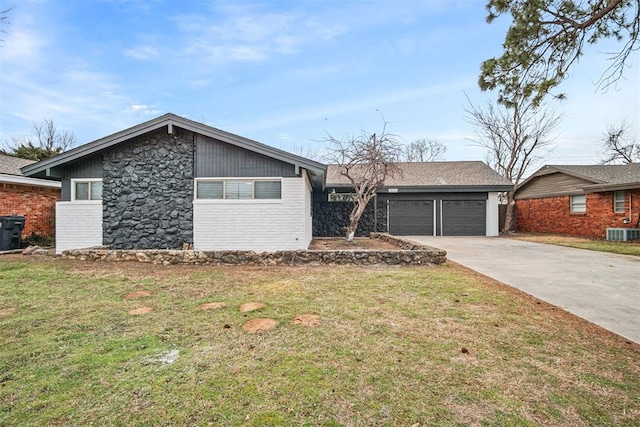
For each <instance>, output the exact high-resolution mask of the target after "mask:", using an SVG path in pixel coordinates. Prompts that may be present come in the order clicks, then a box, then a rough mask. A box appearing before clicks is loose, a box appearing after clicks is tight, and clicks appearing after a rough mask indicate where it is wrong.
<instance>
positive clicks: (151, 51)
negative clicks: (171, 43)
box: [124, 45, 160, 61]
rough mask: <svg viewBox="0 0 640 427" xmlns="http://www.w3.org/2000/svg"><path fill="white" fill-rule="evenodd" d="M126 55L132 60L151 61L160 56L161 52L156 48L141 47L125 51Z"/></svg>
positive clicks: (149, 46)
mask: <svg viewBox="0 0 640 427" xmlns="http://www.w3.org/2000/svg"><path fill="white" fill-rule="evenodd" d="M124 54H125V55H126V56H128V57H130V58H133V59H137V60H139V61H149V60H152V59H155V58H157V57H159V56H160V52H159V51H158V49H157V48H156V47H155V46H151V45H140V46H135V47H133V48H131V49H127V50H125V51H124Z"/></svg>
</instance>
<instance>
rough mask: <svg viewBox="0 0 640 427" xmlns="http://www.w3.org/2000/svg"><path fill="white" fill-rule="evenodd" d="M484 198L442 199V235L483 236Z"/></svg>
mask: <svg viewBox="0 0 640 427" xmlns="http://www.w3.org/2000/svg"><path fill="white" fill-rule="evenodd" d="M486 203H487V201H486V200H443V201H442V234H443V235H444V236H484V235H485V234H486V229H487V219H486V217H487V207H486Z"/></svg>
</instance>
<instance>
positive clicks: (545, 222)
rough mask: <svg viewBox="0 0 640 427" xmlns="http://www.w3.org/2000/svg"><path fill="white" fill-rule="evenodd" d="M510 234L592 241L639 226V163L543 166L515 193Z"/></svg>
mask: <svg viewBox="0 0 640 427" xmlns="http://www.w3.org/2000/svg"><path fill="white" fill-rule="evenodd" d="M515 201H516V230H517V231H522V232H534V233H556V234H568V235H576V236H586V237H595V238H604V237H606V233H607V231H606V230H607V228H638V227H639V226H640V164H628V165H569V166H563V165H548V166H543V167H542V168H540V169H539V170H538V171H537V172H535V173H534V174H533V175H531V176H530V177H529V178H527V179H526V180H525V181H524V182H523V183H522V184H520V185H519V186H518V187H517V188H516V190H515Z"/></svg>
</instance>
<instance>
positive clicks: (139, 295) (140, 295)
mask: <svg viewBox="0 0 640 427" xmlns="http://www.w3.org/2000/svg"><path fill="white" fill-rule="evenodd" d="M150 296H151V292H149V291H135V292H131V293H128V294H126V295H125V296H124V297H123V298H124V299H126V300H130V299H136V298H144V297H150Z"/></svg>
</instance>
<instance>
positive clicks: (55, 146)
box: [2, 119, 76, 161]
mask: <svg viewBox="0 0 640 427" xmlns="http://www.w3.org/2000/svg"><path fill="white" fill-rule="evenodd" d="M75 143H76V137H75V136H74V134H73V132H68V131H64V132H58V129H57V128H56V125H55V123H54V122H53V120H51V119H45V120H43V121H42V122H41V123H38V122H34V123H33V132H32V133H31V134H30V135H27V136H25V137H15V136H14V137H11V144H10V147H9V149H8V150H2V152H3V153H5V154H8V155H10V156H15V157H21V158H23V159H29V160H36V161H40V160H44V159H48V158H49V157H53V156H55V155H57V154H60V153H62V152H63V151H66V150H67V149H69V148H70V147H71V146H73V145H74V144H75Z"/></svg>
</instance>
